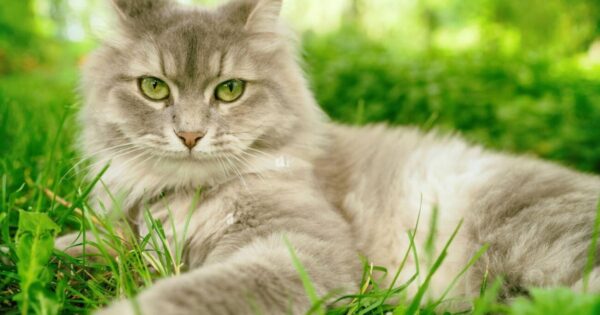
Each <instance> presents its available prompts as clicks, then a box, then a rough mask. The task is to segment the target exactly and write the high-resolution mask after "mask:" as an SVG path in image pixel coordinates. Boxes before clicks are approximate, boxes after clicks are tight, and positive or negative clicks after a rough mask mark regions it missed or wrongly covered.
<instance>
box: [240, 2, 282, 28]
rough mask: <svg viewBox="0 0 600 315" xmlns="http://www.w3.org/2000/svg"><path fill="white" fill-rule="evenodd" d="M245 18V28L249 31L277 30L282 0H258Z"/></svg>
mask: <svg viewBox="0 0 600 315" xmlns="http://www.w3.org/2000/svg"><path fill="white" fill-rule="evenodd" d="M256 2H257V3H256V5H255V6H254V8H253V9H252V11H251V13H250V16H248V19H247V20H246V26H245V27H246V30H248V31H249V32H251V33H270V32H277V31H276V29H277V27H278V24H279V15H280V13H281V5H282V2H283V1H282V0H258V1H256Z"/></svg>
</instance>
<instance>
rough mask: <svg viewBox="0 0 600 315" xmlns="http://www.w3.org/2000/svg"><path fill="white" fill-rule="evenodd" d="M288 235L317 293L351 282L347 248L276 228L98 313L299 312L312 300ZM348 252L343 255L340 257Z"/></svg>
mask: <svg viewBox="0 0 600 315" xmlns="http://www.w3.org/2000/svg"><path fill="white" fill-rule="evenodd" d="M284 239H287V240H289V243H290V244H292V246H293V248H294V250H295V252H296V253H297V255H298V258H299V261H300V262H301V263H302V265H303V266H304V268H306V270H307V271H308V274H309V275H310V279H311V280H312V283H313V285H314V287H315V288H316V291H317V294H319V295H320V296H323V295H325V294H326V293H328V292H330V291H332V290H335V289H344V288H345V289H347V288H348V287H353V288H355V287H356V286H357V283H356V282H355V281H356V278H357V277H356V276H357V275H356V271H357V268H356V265H355V264H353V263H347V262H348V261H353V260H354V261H355V260H356V257H354V255H350V257H348V254H349V253H348V251H347V250H348V249H347V248H342V247H343V245H342V244H335V243H331V242H328V241H325V240H323V239H320V238H317V237H311V236H308V235H306V234H300V233H294V232H289V233H274V234H271V235H268V236H264V237H260V238H257V239H256V240H254V241H252V242H250V243H248V244H247V245H245V246H244V247H243V248H240V249H239V250H236V251H235V252H234V253H233V254H232V255H231V256H229V257H228V258H227V259H225V260H224V261H220V262H215V263H211V264H209V265H207V266H204V267H201V268H199V269H196V270H193V271H190V272H189V273H187V274H184V275H181V276H177V277H173V278H168V279H164V280H161V281H159V282H157V283H156V284H155V285H153V286H152V287H150V288H149V289H147V290H146V291H144V292H142V293H141V294H140V295H139V296H138V297H137V298H135V300H134V301H131V300H126V301H121V302H118V303H116V304H114V305H112V306H111V307H109V308H107V309H104V310H102V311H100V312H99V313H98V314H101V315H112V314H114V315H117V314H118V315H126V314H134V313H135V309H136V308H139V311H141V314H145V315H152V314H160V315H164V314H303V313H305V312H306V311H307V310H308V309H309V308H310V306H311V303H310V301H309V299H308V297H307V294H306V291H305V288H304V286H303V283H302V280H301V277H300V275H299V272H298V270H297V269H296V267H294V262H293V260H292V258H291V254H290V250H289V248H288V246H287V245H286V242H285V241H284ZM344 255H346V257H341V256H344Z"/></svg>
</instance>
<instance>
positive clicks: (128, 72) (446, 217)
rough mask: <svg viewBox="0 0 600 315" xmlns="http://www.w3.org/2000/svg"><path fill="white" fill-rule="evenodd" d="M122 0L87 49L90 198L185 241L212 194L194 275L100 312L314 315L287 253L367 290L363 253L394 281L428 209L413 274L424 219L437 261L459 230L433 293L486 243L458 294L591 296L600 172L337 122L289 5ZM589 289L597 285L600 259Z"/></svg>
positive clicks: (343, 284)
mask: <svg viewBox="0 0 600 315" xmlns="http://www.w3.org/2000/svg"><path fill="white" fill-rule="evenodd" d="M112 4H113V5H112V6H113V7H114V9H115V11H116V15H117V16H118V19H117V20H118V21H117V29H118V30H119V35H118V36H116V37H115V38H111V39H109V40H107V41H106V42H104V43H103V44H102V45H101V47H100V48H99V49H98V50H97V51H95V52H94V53H93V54H92V55H91V56H90V57H89V58H88V60H87V62H86V66H85V69H84V73H83V80H82V91H83V96H84V106H83V108H82V110H81V112H80V116H79V117H80V123H81V125H82V129H83V132H82V135H81V139H80V141H79V143H80V145H81V148H82V151H83V154H84V156H85V157H86V158H89V159H91V160H92V161H93V164H92V172H91V176H95V175H97V174H99V173H100V171H101V170H102V169H103V168H104V165H106V164H107V163H109V162H110V167H109V168H108V169H107V170H106V172H105V173H103V175H102V177H101V181H102V185H97V188H96V190H95V191H94V192H93V196H92V200H93V201H94V202H95V206H94V208H95V209H96V210H99V211H104V212H106V213H110V212H111V211H115V209H116V210H118V211H122V212H123V213H125V214H126V215H127V216H128V218H129V220H130V221H131V224H133V225H135V226H137V227H138V228H139V230H140V234H142V235H143V234H144V233H148V228H147V227H144V221H143V219H142V218H141V214H140V213H142V212H144V211H150V213H152V215H153V216H155V217H156V218H159V219H160V220H163V221H165V222H166V221H167V220H173V221H174V222H175V224H173V225H170V224H165V229H166V230H165V233H166V235H167V236H168V237H169V239H170V241H173V236H174V234H175V233H174V232H177V229H180V228H182V226H184V225H185V224H184V222H185V221H186V218H187V217H188V215H189V211H191V210H190V207H192V205H194V202H193V200H194V196H195V193H196V191H197V190H198V189H199V188H202V189H203V190H202V198H201V202H200V203H199V204H197V205H196V206H195V207H194V209H193V214H191V220H190V222H189V224H190V226H189V230H188V235H189V238H188V239H186V240H185V244H186V253H185V262H186V266H187V267H188V269H189V271H188V272H187V273H185V274H183V275H180V276H176V277H172V278H167V279H163V280H160V281H158V282H157V283H156V284H154V285H152V286H151V287H149V288H147V289H146V290H144V291H143V292H142V293H141V294H139V296H137V297H136V298H135V300H123V301H117V302H115V303H113V304H112V305H110V306H108V307H107V308H105V309H103V310H100V311H99V314H134V313H136V308H139V310H140V311H141V312H142V313H143V314H254V313H257V312H258V313H262V314H282V313H292V314H300V313H304V312H306V311H307V310H308V309H309V308H310V307H311V303H310V300H309V299H308V297H307V296H306V294H305V293H304V292H305V291H304V288H303V285H302V281H301V279H300V277H299V275H298V271H297V270H296V269H295V267H294V265H293V261H292V258H291V255H290V251H289V249H290V248H289V246H291V247H292V248H293V249H294V250H295V252H296V253H297V255H298V258H299V260H300V261H301V263H302V264H303V266H304V267H305V268H306V270H307V272H308V274H309V276H310V278H311V280H312V281H313V283H314V286H315V288H316V291H317V294H319V295H320V296H325V295H326V294H328V293H330V292H334V291H336V290H341V291H338V292H344V291H345V292H357V290H358V287H359V285H360V280H361V273H362V264H361V262H360V256H364V257H366V258H367V259H368V261H369V262H370V263H372V264H374V265H378V266H384V267H386V268H387V269H388V270H389V271H390V272H391V273H393V272H394V271H395V270H396V269H397V268H398V266H399V265H400V264H401V261H402V259H403V258H404V254H405V253H406V251H407V249H409V247H410V239H409V237H407V234H406V233H407V231H408V230H410V229H413V228H415V226H416V225H415V224H416V221H417V220H418V218H419V217H420V218H421V221H424V222H421V224H419V225H418V226H417V227H416V230H415V231H414V242H415V244H416V247H417V249H418V250H417V253H418V254H417V255H414V256H413V255H409V256H408V258H407V261H406V265H405V267H404V269H403V271H402V272H401V273H400V275H399V279H398V281H397V283H404V282H406V281H407V280H408V279H409V278H411V277H412V276H413V275H414V274H415V271H416V268H417V264H418V261H421V262H423V261H426V260H427V258H426V257H425V251H424V250H423V248H424V246H425V244H426V242H427V236H428V235H429V233H430V231H429V229H430V225H429V224H427V221H425V220H426V219H427V220H429V219H430V218H432V217H433V216H434V215H436V214H437V222H438V224H437V229H436V238H435V241H434V244H433V246H432V247H433V248H434V249H435V254H439V253H440V251H441V250H442V248H443V246H444V243H445V242H446V241H447V240H448V239H449V238H450V236H451V235H452V233H453V231H454V230H455V228H457V226H459V225H460V224H461V222H462V226H461V228H460V229H459V230H458V234H457V235H456V238H455V239H454V242H453V243H452V245H451V247H450V249H449V251H448V255H447V258H446V260H445V262H444V264H443V265H442V266H441V267H440V269H439V270H438V272H437V274H436V275H435V277H433V278H432V279H431V283H430V290H429V293H428V294H429V297H430V298H436V297H440V296H441V295H442V294H443V292H444V290H446V288H448V287H449V285H450V284H451V282H452V280H453V279H454V277H455V276H456V275H457V274H459V272H460V271H461V269H462V268H463V267H464V266H466V265H467V263H468V261H469V260H470V259H471V257H472V256H473V255H474V253H475V252H477V251H478V250H479V249H480V248H482V247H483V246H489V248H488V250H487V251H486V252H485V253H484V254H483V255H482V257H481V258H480V259H479V260H477V262H476V263H475V264H474V265H473V266H472V268H470V269H469V271H468V272H467V273H466V274H465V276H464V277H463V278H461V280H460V281H459V282H458V283H457V284H456V285H455V286H454V287H453V289H452V291H451V292H450V294H449V295H447V297H466V298H470V297H473V296H475V295H476V294H478V293H479V289H480V286H481V283H482V281H483V279H484V277H485V276H487V277H488V278H489V279H494V278H495V277H497V276H501V277H502V278H503V279H504V282H503V283H504V284H503V287H502V291H501V294H502V296H504V297H507V298H509V297H511V296H514V295H517V294H523V293H526V291H527V288H530V287H538V286H542V287H543V286H555V285H563V286H568V287H572V288H573V289H574V290H583V280H582V278H583V270H584V265H585V263H586V259H587V252H588V249H589V247H590V243H591V239H592V234H593V222H594V219H595V214H596V210H595V209H596V205H597V203H598V199H599V194H600V178H599V177H597V176H594V175H588V174H582V173H578V172H575V171H572V170H569V169H567V168H564V167H561V166H558V165H555V164H552V163H548V162H543V161H538V160H535V159H532V158H527V157H515V156H512V155H508V154H502V153H496V152H490V151H487V150H486V149H483V148H482V147H480V146H477V145H472V144H469V143H467V142H465V141H464V140H462V139H461V138H460V137H458V136H453V135H441V134H438V133H436V132H429V133H425V132H421V131H419V130H417V129H414V128H410V127H394V128H390V127H387V126H384V125H372V126H367V127H352V126H344V125H340V124H337V123H333V122H331V121H329V119H328V118H327V116H326V115H325V114H324V113H323V111H322V110H321V109H320V108H319V106H318V104H317V102H316V101H315V99H314V97H313V95H312V93H311V90H310V89H309V88H308V84H307V80H306V78H305V76H304V74H303V71H302V68H301V65H300V62H299V58H298V55H297V49H296V47H295V46H296V44H295V40H294V38H293V35H291V33H290V32H288V31H287V29H286V27H284V26H282V22H281V21H280V10H281V7H282V0H230V1H229V2H227V3H225V4H222V5H221V6H219V7H217V8H213V9H207V8H202V7H194V6H184V5H181V4H178V3H175V2H173V1H169V0H113V1H112ZM168 209H170V210H171V211H169V210H168ZM173 229H175V231H173ZM179 232H181V231H179ZM179 235H181V233H180V234H179ZM74 241H75V240H74V238H69V237H67V238H65V239H62V240H61V242H62V243H61V244H62V245H61V246H62V247H63V248H64V247H65V244H67V243H71V242H74ZM288 244H289V245H288ZM61 246H59V247H61ZM597 261H598V260H597ZM389 278H391V277H389ZM389 278H388V279H386V281H387V282H386V283H387V284H389V283H390V281H391V279H389ZM421 280H422V279H421ZM416 290H417V285H416V284H414V283H413V285H411V286H409V288H408V291H409V292H410V293H411V294H414V293H415V292H416ZM589 290H590V291H593V292H600V267H595V268H594V269H593V270H592V271H591V273H590V275H589Z"/></svg>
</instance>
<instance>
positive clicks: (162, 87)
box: [139, 77, 171, 101]
mask: <svg viewBox="0 0 600 315" xmlns="http://www.w3.org/2000/svg"><path fill="white" fill-rule="evenodd" d="M139 84H140V90H141V91H142V93H144V95H146V97H148V98H149V99H151V100H153V101H162V100H164V99H166V98H167V97H169V95H170V94H171V91H170V90H169V86H168V85H167V84H166V83H165V82H164V81H162V80H160V79H157V78H154V77H144V78H141V79H140V81H139Z"/></svg>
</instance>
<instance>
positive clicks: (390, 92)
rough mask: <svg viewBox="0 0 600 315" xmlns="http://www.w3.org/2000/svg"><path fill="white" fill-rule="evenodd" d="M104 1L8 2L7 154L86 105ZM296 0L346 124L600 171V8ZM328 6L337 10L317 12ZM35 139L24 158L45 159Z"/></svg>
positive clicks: (312, 64) (2, 45) (289, 3)
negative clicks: (412, 128) (397, 129)
mask: <svg viewBox="0 0 600 315" xmlns="http://www.w3.org/2000/svg"><path fill="white" fill-rule="evenodd" d="M105 2H109V1H97V0H93V1H84V0H19V1H16V0H9V1H5V2H4V3H3V5H2V10H0V76H2V77H0V102H2V103H1V104H2V105H1V106H2V107H3V108H0V113H2V117H0V122H2V123H3V124H2V128H0V146H1V149H0V152H2V154H11V151H12V152H13V153H12V154H15V153H14V152H16V151H15V150H10V149H8V148H11V147H26V146H27V143H29V142H30V141H28V140H27V139H26V138H27V137H35V133H26V134H24V133H23V132H22V131H23V130H33V131H36V132H38V131H39V132H43V131H42V130H45V131H46V132H52V131H54V130H55V129H56V128H58V126H59V125H60V123H59V122H60V121H62V119H63V116H64V115H65V113H68V115H71V114H72V113H73V112H74V110H73V106H72V103H73V102H74V100H75V99H76V97H75V93H74V90H75V86H76V82H77V67H78V65H79V64H80V60H81V59H83V58H84V57H85V54H87V52H89V51H90V50H91V49H93V47H94V45H95V42H96V41H95V40H94V38H95V36H96V35H97V34H94V33H93V30H94V29H98V28H100V27H96V24H97V23H98V20H107V17H108V15H109V14H108V13H107V7H108V6H107V4H106V3H105ZM186 2H190V1H186ZM196 2H202V3H210V4H211V5H213V4H214V3H219V1H213V0H204V1H200V0H198V1H196ZM285 6H286V8H288V10H284V14H285V15H286V18H287V19H288V20H291V21H292V24H294V26H295V28H296V29H299V30H300V31H301V32H302V33H303V43H304V45H303V48H304V50H303V52H304V57H305V58H304V59H305V61H306V63H307V72H308V73H309V78H310V79H311V82H312V85H313V88H314V90H315V94H316V96H317V98H318V100H319V102H320V103H321V105H322V106H323V107H324V108H325V109H326V111H327V112H328V113H329V114H330V115H331V116H332V117H333V118H334V119H336V120H340V121H344V122H350V123H363V124H364V123H369V122H388V123H390V124H414V125H419V126H421V127H423V128H425V129H430V128H439V129H442V130H445V131H453V130H458V131H460V132H462V133H463V134H464V135H465V136H466V137H467V138H468V139H471V140H473V141H476V142H480V143H483V144H485V145H486V146H490V147H493V148H496V149H502V150H509V151H515V152H526V153H532V154H535V155H539V156H542V157H545V158H550V159H553V160H557V161H562V162H564V163H566V164H569V165H572V166H574V167H577V168H579V169H582V170H586V171H594V172H600V145H599V143H600V2H598V1H596V0H527V1H522V0H449V1H443V0H419V1H408V0H369V1H367V0H331V1H329V2H327V3H324V2H323V1H317V0H303V1H300V0H286V1H285ZM317 14H318V15H319V16H321V14H325V15H323V16H325V17H327V18H321V19H311V16H313V15H317ZM302 21H308V22H307V23H302ZM332 21H337V24H336V23H333V22H332ZM332 25H333V26H332ZM11 116H12V118H15V117H18V119H11ZM20 124H26V125H25V126H22V125H20ZM67 128H72V127H71V126H69V127H67ZM73 133H75V131H74V129H73ZM65 141H66V142H69V141H71V139H67V140H65ZM32 143H35V142H32ZM32 147H33V148H30V149H28V150H26V151H24V152H27V154H33V155H43V150H42V149H39V148H38V146H37V145H32ZM34 148H35V149H34ZM32 150H33V151H32ZM34 151H35V152H34ZM19 152H20V151H19Z"/></svg>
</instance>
